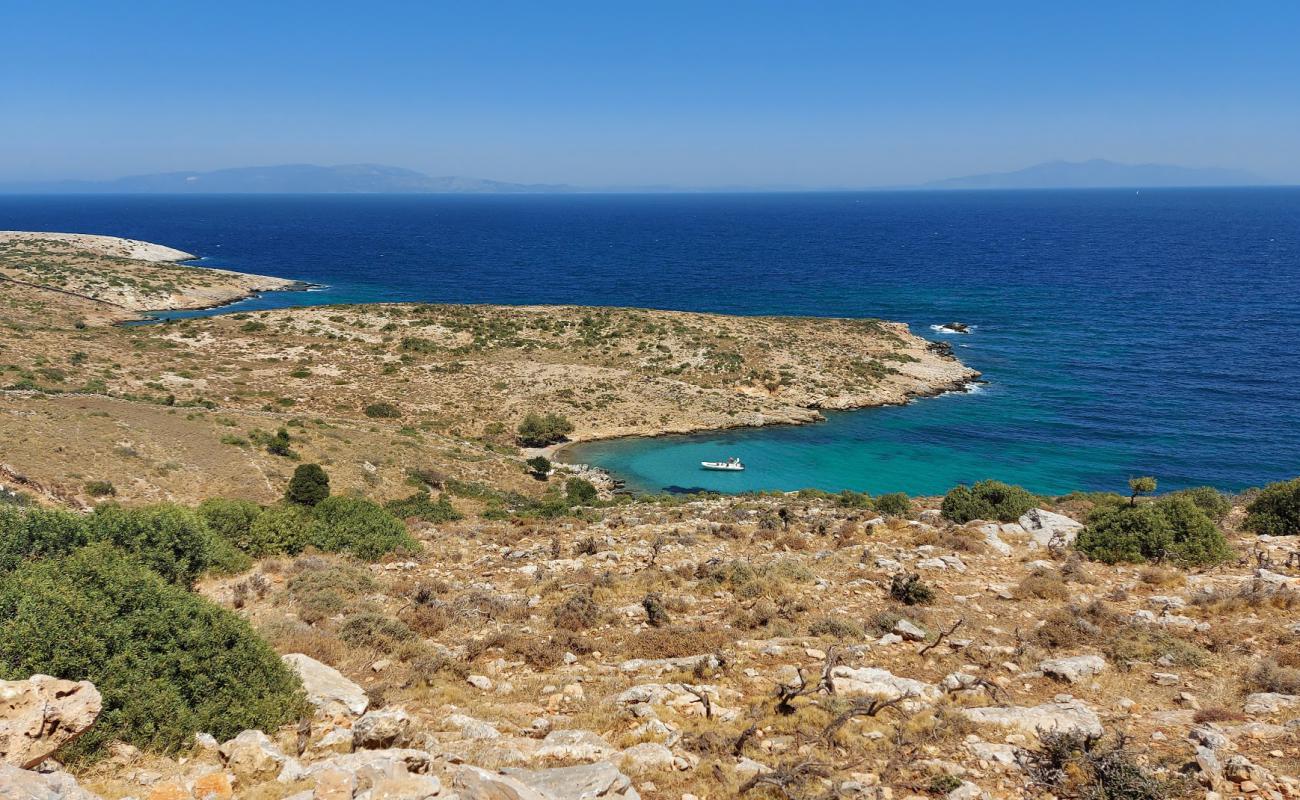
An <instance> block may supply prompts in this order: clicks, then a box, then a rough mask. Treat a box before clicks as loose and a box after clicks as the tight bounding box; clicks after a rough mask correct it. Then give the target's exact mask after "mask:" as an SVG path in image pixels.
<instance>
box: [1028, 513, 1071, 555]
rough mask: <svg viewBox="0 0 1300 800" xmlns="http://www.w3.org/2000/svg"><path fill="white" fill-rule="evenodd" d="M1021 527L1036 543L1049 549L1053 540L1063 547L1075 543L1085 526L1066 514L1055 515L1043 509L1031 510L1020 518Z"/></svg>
mask: <svg viewBox="0 0 1300 800" xmlns="http://www.w3.org/2000/svg"><path fill="white" fill-rule="evenodd" d="M1020 527H1022V528H1024V529H1025V531H1027V532H1028V533H1029V535H1030V537H1031V538H1033V540H1034V542H1036V543H1037V544H1038V545H1039V546H1041V547H1047V546H1048V545H1050V544H1052V542H1053V540H1055V541H1056V542H1059V543H1060V544H1062V545H1069V544H1073V543H1074V539H1075V537H1077V536H1078V535H1079V531H1081V530H1083V524H1082V523H1079V522H1076V521H1074V520H1072V519H1070V518H1069V517H1067V516H1065V515H1064V514H1054V513H1052V512H1051V511H1045V510H1043V509H1041V508H1031V509H1029V510H1028V511H1026V512H1025V515H1024V516H1022V517H1021V518H1020Z"/></svg>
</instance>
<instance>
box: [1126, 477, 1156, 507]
mask: <svg viewBox="0 0 1300 800" xmlns="http://www.w3.org/2000/svg"><path fill="white" fill-rule="evenodd" d="M1128 488H1129V492H1131V494H1129V497H1128V504H1129V505H1130V506H1135V505H1137V501H1138V495H1140V494H1151V493H1152V492H1154V491H1155V490H1156V479H1155V478H1152V477H1150V476H1149V475H1148V476H1143V477H1140V478H1129V479H1128Z"/></svg>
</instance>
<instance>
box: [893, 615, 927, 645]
mask: <svg viewBox="0 0 1300 800" xmlns="http://www.w3.org/2000/svg"><path fill="white" fill-rule="evenodd" d="M893 631H894V633H896V634H898V635H899V636H902V637H903V638H904V639H907V640H908V641H911V642H924V641H925V637H926V636H927V635H928V634H927V633H926V632H925V628H922V627H921V626H919V625H917V624H916V623H915V622H912V621H911V620H906V619H900V620H899V621H898V622H895V623H894V628H893Z"/></svg>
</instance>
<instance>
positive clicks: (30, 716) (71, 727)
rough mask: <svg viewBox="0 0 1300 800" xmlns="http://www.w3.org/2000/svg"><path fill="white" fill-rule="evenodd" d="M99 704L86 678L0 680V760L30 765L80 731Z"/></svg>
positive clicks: (91, 722)
mask: <svg viewBox="0 0 1300 800" xmlns="http://www.w3.org/2000/svg"><path fill="white" fill-rule="evenodd" d="M101 705H102V703H101V700H100V697H99V692H98V691H96V689H95V687H94V685H92V684H91V683H90V682H89V681H81V682H79V683H78V682H76V681H65V680H59V679H58V678H51V677H50V676H49V675H33V676H32V677H30V678H28V679H27V680H24V681H0V762H3V763H6V764H13V765H15V766H18V767H23V768H29V767H34V766H36V765H37V764H39V763H41V762H42V761H44V760H45V759H46V758H48V757H49V756H51V755H53V754H54V752H55V751H56V750H58V749H59V748H60V747H62V746H63V745H65V744H67V743H69V742H71V741H73V740H74V739H76V738H77V737H78V736H80V735H81V734H83V733H85V732H86V730H87V729H89V728H90V726H91V725H93V724H94V722H95V718H96V717H98V716H99V710H100V707H101Z"/></svg>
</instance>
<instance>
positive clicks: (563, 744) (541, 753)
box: [537, 730, 618, 761]
mask: <svg viewBox="0 0 1300 800" xmlns="http://www.w3.org/2000/svg"><path fill="white" fill-rule="evenodd" d="M617 752H618V750H617V749H616V748H615V747H614V746H613V745H611V744H610V743H609V742H607V741H605V740H604V739H603V738H601V737H600V735H599V734H596V733H592V732H591V731H583V730H566V731H551V732H550V733H548V734H546V738H544V739H542V746H541V747H540V748H538V750H537V757H538V758H552V759H556V760H560V761H600V760H602V759H606V758H609V757H611V756H613V755H614V754H615V753H617Z"/></svg>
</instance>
